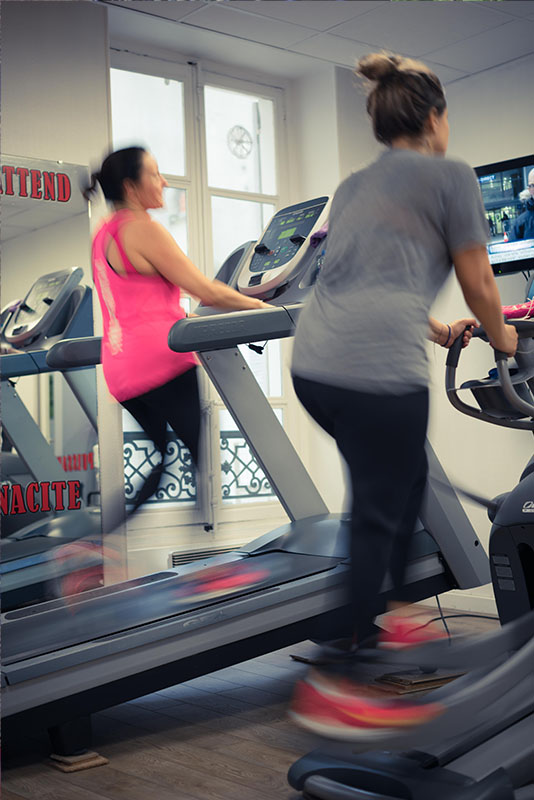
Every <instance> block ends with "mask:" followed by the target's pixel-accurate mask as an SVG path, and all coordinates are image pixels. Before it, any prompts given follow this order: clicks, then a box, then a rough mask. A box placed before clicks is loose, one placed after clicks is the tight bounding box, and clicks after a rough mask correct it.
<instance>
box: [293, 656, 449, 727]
mask: <svg viewBox="0 0 534 800" xmlns="http://www.w3.org/2000/svg"><path fill="white" fill-rule="evenodd" d="M366 692H367V693H368V692H369V688H368V687H365V686H361V685H359V684H356V683H353V682H352V681H350V680H348V679H346V678H344V679H335V678H330V677H329V676H324V675H322V674H320V673H317V672H310V674H309V676H307V677H306V678H305V679H304V680H301V681H299V683H298V684H297V686H296V689H295V694H294V696H293V701H292V704H291V709H290V712H289V715H290V717H291V718H292V719H293V720H294V721H295V722H296V723H297V724H298V725H300V726H301V727H303V728H306V730H309V731H312V732H313V733H316V734H318V735H320V736H325V737H327V738H330V739H339V740H343V741H347V742H356V741H371V742H372V741H376V740H380V739H387V738H388V737H390V736H392V735H394V734H399V733H401V732H402V731H403V730H408V729H411V728H414V727H415V726H417V725H422V724H424V723H427V722H430V721H431V720H433V719H435V718H436V717H438V716H439V715H440V714H442V713H443V711H445V708H444V707H443V706H442V705H440V704H439V703H430V702H418V703H414V702H413V701H407V700H405V699H403V700H399V699H393V700H391V699H387V700H382V699H377V698H376V697H369V696H366V695H365V693H366Z"/></svg>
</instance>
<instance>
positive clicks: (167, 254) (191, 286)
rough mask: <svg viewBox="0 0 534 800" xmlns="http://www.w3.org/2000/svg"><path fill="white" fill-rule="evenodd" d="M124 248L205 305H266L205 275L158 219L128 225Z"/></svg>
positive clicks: (225, 306)
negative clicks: (125, 246) (156, 220)
mask: <svg viewBox="0 0 534 800" xmlns="http://www.w3.org/2000/svg"><path fill="white" fill-rule="evenodd" d="M125 244H126V243H125ZM127 247H128V249H127V254H128V256H129V257H130V260H133V258H134V256H135V254H137V255H139V256H140V257H141V258H143V259H145V260H146V261H148V262H149V263H150V264H151V265H152V266H153V267H154V269H156V270H157V271H158V272H159V273H160V274H161V275H163V277H165V278H167V280H168V281H170V282H171V283H174V284H175V285H176V286H179V287H180V288H181V289H183V290H184V291H185V292H187V293H188V294H190V295H192V296H193V297H196V298H198V299H199V300H200V301H201V302H202V303H204V305H208V306H215V307H216V308H228V309H235V310H238V309H247V308H264V307H267V304H266V303H264V302H263V301H262V300H258V299H257V298H255V297H247V296H246V295H243V294H240V293H239V292H236V291H235V289H231V288H230V287H229V286H227V285H226V284H225V283H222V282H221V281H217V280H212V281H210V280H209V278H206V276H205V275H203V274H202V272H201V271H200V270H199V269H198V268H197V267H196V266H195V265H194V264H193V262H192V261H191V259H190V258H188V257H187V256H186V255H185V253H184V252H183V251H182V250H181V249H180V248H179V247H178V245H177V244H176V242H175V240H174V239H173V237H172V236H171V234H170V233H169V232H168V231H167V230H166V229H165V228H164V227H163V225H160V224H159V223H158V222H155V221H152V220H150V221H144V220H142V221H137V222H136V223H134V224H130V225H129V226H128V230H127ZM131 251H133V252H131Z"/></svg>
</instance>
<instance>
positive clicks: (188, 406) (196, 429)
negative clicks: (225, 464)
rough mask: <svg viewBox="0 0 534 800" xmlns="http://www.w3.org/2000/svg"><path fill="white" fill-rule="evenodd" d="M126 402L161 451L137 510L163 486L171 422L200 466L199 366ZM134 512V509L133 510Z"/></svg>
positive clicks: (140, 492)
mask: <svg viewBox="0 0 534 800" xmlns="http://www.w3.org/2000/svg"><path fill="white" fill-rule="evenodd" d="M121 405H122V406H124V408H125V409H126V410H127V411H128V412H129V413H130V414H131V415H132V417H134V419H135V420H137V422H138V423H139V425H140V426H141V427H142V429H143V430H144V432H145V433H146V434H147V436H149V437H150V438H151V439H152V441H153V442H154V445H155V447H156V449H157V450H158V451H159V453H160V454H161V463H160V464H157V465H156V466H155V467H153V468H152V471H151V473H150V475H148V477H147V478H146V480H145V482H144V484H143V486H142V487H141V490H140V491H139V494H138V495H137V499H136V501H135V504H134V507H133V511H136V510H137V509H138V508H139V506H141V505H142V504H143V503H144V502H145V501H146V500H148V498H149V497H151V496H152V495H153V494H154V492H155V491H156V490H157V488H158V486H159V482H160V479H161V475H162V473H163V468H164V464H163V462H164V459H165V448H166V444H167V423H169V425H170V426H171V428H172V429H173V431H174V432H175V434H176V435H177V437H178V438H179V439H181V440H182V442H183V443H184V444H185V446H186V447H187V448H188V450H189V451H190V453H191V457H192V459H193V462H194V464H195V466H196V467H197V468H198V460H199V447H200V398H199V392H198V377H197V368H196V367H192V368H191V369H188V370H187V372H184V373H182V374H181V375H178V377H177V378H173V379H172V380H171V381H169V382H168V383H165V384H164V385H163V386H158V387H157V388H156V389H151V390H150V391H149V392H145V393H144V394H140V395H139V396H138V397H132V398H131V399H130V400H124V401H123V402H122V403H121ZM132 513H133V512H132Z"/></svg>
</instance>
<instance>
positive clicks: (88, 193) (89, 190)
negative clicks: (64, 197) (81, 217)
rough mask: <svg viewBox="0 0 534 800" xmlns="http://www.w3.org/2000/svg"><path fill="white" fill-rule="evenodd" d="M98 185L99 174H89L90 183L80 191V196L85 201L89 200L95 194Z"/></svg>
mask: <svg viewBox="0 0 534 800" xmlns="http://www.w3.org/2000/svg"><path fill="white" fill-rule="evenodd" d="M99 183H100V172H92V173H91V183H89V184H88V185H87V186H86V187H85V188H84V189H82V194H83V196H84V197H85V199H86V200H88V201H89V200H91V199H92V197H93V195H95V194H96V192H97V184H99Z"/></svg>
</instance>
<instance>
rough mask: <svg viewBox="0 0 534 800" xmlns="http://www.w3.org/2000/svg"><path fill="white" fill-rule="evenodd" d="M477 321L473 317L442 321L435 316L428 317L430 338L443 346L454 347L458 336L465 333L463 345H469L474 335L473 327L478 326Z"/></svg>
mask: <svg viewBox="0 0 534 800" xmlns="http://www.w3.org/2000/svg"><path fill="white" fill-rule="evenodd" d="M476 324H477V321H476V319H473V317H464V318H462V319H456V320H454V322H440V321H439V320H437V319H434V317H429V318H428V327H429V332H428V338H429V339H430V341H431V342H434V344H439V345H441V346H442V347H447V348H449V347H452V345H453V343H454V342H455V341H456V339H457V338H458V336H460V334H462V333H463V344H462V346H463V347H467V345H468V344H469V341H470V339H471V337H472V336H473V333H472V330H471V329H472V328H474V327H476Z"/></svg>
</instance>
